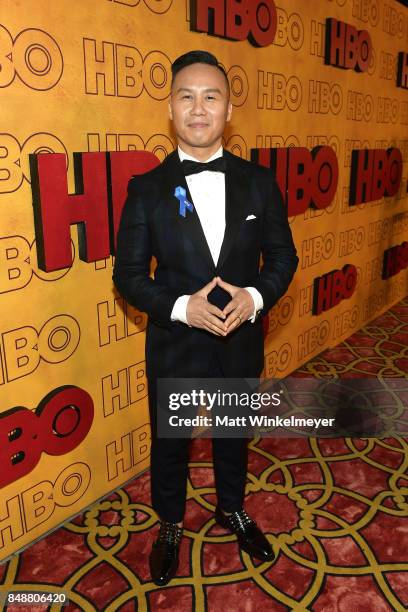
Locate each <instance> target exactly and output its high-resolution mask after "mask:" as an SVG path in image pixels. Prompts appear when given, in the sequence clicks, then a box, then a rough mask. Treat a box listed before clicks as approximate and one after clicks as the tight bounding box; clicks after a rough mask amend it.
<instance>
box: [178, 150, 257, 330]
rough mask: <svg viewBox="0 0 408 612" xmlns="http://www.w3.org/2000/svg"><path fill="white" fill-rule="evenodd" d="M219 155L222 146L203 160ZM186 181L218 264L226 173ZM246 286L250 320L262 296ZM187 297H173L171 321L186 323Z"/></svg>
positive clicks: (201, 174) (184, 155)
mask: <svg viewBox="0 0 408 612" xmlns="http://www.w3.org/2000/svg"><path fill="white" fill-rule="evenodd" d="M178 154H179V157H180V161H183V159H191V160H193V161H202V160H199V159H196V158H194V157H192V156H191V155H188V154H187V153H184V151H183V150H182V149H180V147H178ZM221 156H222V146H221V147H220V148H219V149H218V151H216V152H215V153H214V154H213V155H211V157H209V158H208V159H206V160H205V161H206V162H209V161H212V160H213V159H217V157H221ZM186 181H187V185H188V188H189V190H190V193H191V197H192V200H193V205H194V206H195V209H196V212H197V214H198V217H199V219H200V223H201V226H202V228H203V231H204V235H205V239H206V240H207V244H208V246H209V249H210V252H211V255H212V258H213V260H214V264H215V265H217V261H218V257H219V254H220V251H221V245H222V241H223V239H224V232H225V174H224V173H223V172H213V171H204V172H199V173H197V174H191V175H190V176H186ZM245 289H246V290H247V291H248V292H249V293H250V294H251V296H252V299H253V301H254V311H253V314H252V315H251V316H250V317H249V320H251V321H252V323H253V322H254V320H255V316H256V312H257V310H259V309H261V308H262V307H263V299H262V296H261V294H260V293H259V291H258V290H257V289H255V287H245ZM189 298H190V296H189V295H182V296H180V297H179V298H178V299H177V300H176V302H175V304H174V306H173V310H172V312H171V320H172V321H181V322H182V323H186V324H187V325H188V323H187V302H188V300H189Z"/></svg>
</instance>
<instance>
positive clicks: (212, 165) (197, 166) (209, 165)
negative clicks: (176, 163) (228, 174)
mask: <svg viewBox="0 0 408 612" xmlns="http://www.w3.org/2000/svg"><path fill="white" fill-rule="evenodd" d="M181 164H182V166H183V172H184V174H185V176H187V175H189V174H197V173H198V172H204V171H206V170H210V171H212V172H225V158H224V157H217V159H213V160H212V161H210V162H196V161H193V160H192V159H183V161H182V162H181Z"/></svg>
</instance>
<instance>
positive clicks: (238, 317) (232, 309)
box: [217, 276, 255, 334]
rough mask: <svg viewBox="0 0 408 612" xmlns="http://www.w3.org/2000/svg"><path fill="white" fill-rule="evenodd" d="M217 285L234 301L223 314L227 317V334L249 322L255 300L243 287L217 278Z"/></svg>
mask: <svg viewBox="0 0 408 612" xmlns="http://www.w3.org/2000/svg"><path fill="white" fill-rule="evenodd" d="M217 285H219V286H220V287H221V288H222V289H224V290H225V291H227V292H228V293H229V294H230V296H231V297H232V300H231V301H230V302H228V304H227V305H226V306H225V308H224V310H223V313H224V314H225V315H227V318H226V319H225V320H224V324H225V325H226V326H227V334H229V333H230V332H231V331H233V330H234V329H236V328H237V327H239V326H240V325H241V324H242V323H244V321H247V320H248V319H249V317H250V316H251V315H252V313H253V312H254V308H255V305H254V300H253V299H252V295H251V294H250V293H249V291H247V290H246V289H244V288H243V287H237V286H236V285H230V283H226V282H225V281H223V280H222V278H220V277H219V276H217Z"/></svg>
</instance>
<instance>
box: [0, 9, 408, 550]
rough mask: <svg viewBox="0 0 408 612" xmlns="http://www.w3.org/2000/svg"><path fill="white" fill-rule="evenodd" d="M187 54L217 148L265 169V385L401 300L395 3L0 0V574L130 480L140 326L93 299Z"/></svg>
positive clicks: (135, 457)
mask: <svg viewBox="0 0 408 612" xmlns="http://www.w3.org/2000/svg"><path fill="white" fill-rule="evenodd" d="M190 49H206V50H208V51H211V52H213V53H215V54H216V55H217V57H218V58H219V59H220V61H221V62H222V64H223V66H224V67H225V69H226V71H227V73H228V77H229V80H230V84H231V90H232V103H233V116H232V121H231V124H230V125H229V126H228V131H227V133H226V135H225V146H226V148H228V149H229V150H230V151H232V152H233V153H235V154H237V155H240V156H242V157H244V158H246V159H252V160H254V161H257V162H258V163H261V164H263V165H266V166H270V167H271V172H274V173H275V174H276V176H277V178H278V181H279V185H280V187H281V190H282V192H283V195H284V197H285V200H286V204H287V206H288V216H289V219H290V223H291V227H292V230H293V235H294V239H295V243H296V246H297V249H298V254H299V258H300V262H299V268H298V271H297V273H296V276H295V278H294V281H293V283H292V284H291V286H290V289H289V290H288V293H287V294H286V295H285V296H284V297H283V298H282V299H281V300H280V301H279V302H278V303H277V304H276V306H275V307H274V308H273V310H272V311H271V312H270V313H269V316H268V320H266V321H265V371H264V372H265V375H266V376H268V377H275V376H276V377H283V376H286V375H288V374H290V373H291V372H292V371H293V370H294V369H296V368H297V367H299V366H300V365H302V364H303V363H305V362H306V361H308V360H309V359H310V358H312V357H313V356H315V355H317V354H318V353H319V352H321V351H322V350H324V349H325V348H327V347H331V346H334V345H336V344H337V343H339V342H340V341H341V340H343V339H345V338H346V337H348V336H349V335H350V334H351V333H353V332H355V331H356V330H358V329H359V328H360V327H361V326H362V325H364V324H366V323H367V322H368V321H370V320H371V319H373V318H374V317H376V316H378V315H379V314H380V313H381V312H383V311H385V310H386V309H388V308H389V307H390V306H391V305H392V304H394V303H396V302H398V301H399V300H400V299H401V298H402V297H404V296H405V295H406V290H407V269H406V268H407V263H408V254H407V246H408V245H407V242H406V237H407V227H408V216H407V215H408V213H407V151H408V135H407V126H408V98H407V85H408V83H407V72H408V67H407V55H406V53H407V52H408V9H407V8H405V7H404V6H403V4H402V3H400V2H397V1H396V0H320V1H319V2H304V1H303V0H281V1H280V2H274V1H273V0H244V1H242V2H235V1H233V0H231V1H229V2H228V1H227V2H224V0H206V1H200V0H192V1H191V2H189V1H186V0H88V1H87V2H72V1H68V0H59V1H58V2H49V1H47V0H25V1H24V2H20V1H18V0H2V2H1V5H0V96H1V115H0V121H1V127H0V132H1V133H0V220H1V234H0V291H1V295H0V300H1V330H0V333H1V342H0V436H1V442H0V465H1V468H0V469H1V472H0V487H1V497H0V560H1V559H5V558H7V557H8V556H9V555H11V554H12V553H14V552H16V551H18V550H20V549H22V548H23V547H25V546H27V545H28V544H29V543H30V542H32V541H33V540H35V539H37V538H39V537H40V536H42V535H43V534H45V533H46V532H48V531H49V530H51V529H54V528H55V527H56V526H57V525H59V524H61V523H62V522H63V521H65V520H66V519H68V518H69V517H72V516H73V515H75V514H77V513H79V512H80V511H81V510H82V509H83V508H85V507H86V506H88V505H89V504H91V503H92V502H94V501H96V500H97V499H99V498H101V497H103V496H104V495H106V494H107V493H108V492H110V491H112V490H114V489H116V488H117V487H119V486H120V485H122V484H123V483H125V482H126V481H128V480H129V479H131V478H132V477H134V476H135V475H136V474H138V473H140V471H142V470H144V469H145V468H146V467H147V466H148V458H149V445H150V441H149V435H150V434H149V423H148V409H147V389H146V376H145V362H144V341H145V334H144V331H145V327H146V316H145V315H144V314H143V313H140V312H138V311H137V310H135V309H134V308H133V307H132V306H130V305H129V304H126V303H125V302H124V301H123V299H122V298H121V297H120V296H119V295H118V293H117V292H116V291H115V289H114V287H113V284H112V280H111V276H112V269H113V263H114V237H115V232H116V230H117V224H118V219H119V216H120V209H121V207H122V206H123V203H124V197H125V193H126V186H127V181H128V179H129V178H130V176H131V175H132V174H138V173H140V172H143V171H146V170H147V169H148V168H149V167H152V165H154V164H155V163H157V160H162V159H163V158H164V157H165V156H166V155H167V154H168V153H170V152H171V151H172V150H173V149H174V147H175V140H174V136H173V135H172V133H171V127H170V124H169V120H168V118H167V100H168V96H169V92H170V76H171V75H170V65H171V62H172V61H173V60H174V59H175V58H176V57H177V56H178V55H180V54H181V53H184V52H186V51H188V50H190ZM106 152H110V153H109V155H107V154H106ZM74 153H82V155H76V156H75V158H74ZM50 154H51V155H50ZM55 154H56V155H55ZM74 194H76V195H74ZM329 374H333V375H335V374H336V372H335V371H333V372H331V373H329ZM383 374H384V376H385V375H386V372H384V373H383ZM401 375H402V376H403V375H404V374H403V372H401Z"/></svg>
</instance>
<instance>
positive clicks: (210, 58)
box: [171, 50, 230, 92]
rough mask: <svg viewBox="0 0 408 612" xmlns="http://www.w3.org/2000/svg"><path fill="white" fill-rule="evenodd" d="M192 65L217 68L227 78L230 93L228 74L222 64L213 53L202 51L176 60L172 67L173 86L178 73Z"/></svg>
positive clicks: (184, 55) (189, 53)
mask: <svg viewBox="0 0 408 612" xmlns="http://www.w3.org/2000/svg"><path fill="white" fill-rule="evenodd" d="M192 64H208V65H209V66H215V68H218V70H219V71H220V72H222V74H223V75H224V77H225V81H226V83H227V89H228V92H229V90H230V86H229V81H228V77H227V73H226V72H225V70H224V68H223V67H222V66H221V64H220V63H219V62H218V60H217V58H216V57H215V55H213V54H212V53H209V52H208V51H200V50H194V51H188V52H187V53H184V54H183V55H180V57H178V58H177V59H175V60H174V62H173V63H172V65H171V76H172V82H171V84H172V85H173V82H174V79H175V77H176V75H177V73H179V72H180V70H182V69H183V68H186V66H191V65H192Z"/></svg>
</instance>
